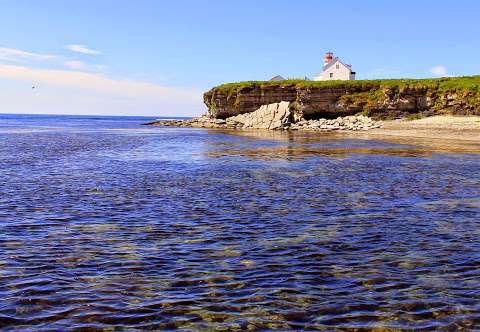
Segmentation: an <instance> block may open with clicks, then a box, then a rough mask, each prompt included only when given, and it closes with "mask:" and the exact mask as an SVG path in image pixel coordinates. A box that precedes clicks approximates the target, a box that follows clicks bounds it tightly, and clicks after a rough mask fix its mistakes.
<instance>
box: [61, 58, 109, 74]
mask: <svg viewBox="0 0 480 332" xmlns="http://www.w3.org/2000/svg"><path fill="white" fill-rule="evenodd" d="M64 65H65V67H67V68H69V69H72V70H79V71H89V72H98V71H103V70H105V69H106V66H104V65H90V64H87V63H85V62H83V61H78V60H69V61H65V62H64Z"/></svg>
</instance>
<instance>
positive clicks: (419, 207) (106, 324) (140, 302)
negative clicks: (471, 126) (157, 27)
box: [0, 115, 480, 331]
mask: <svg viewBox="0 0 480 332" xmlns="http://www.w3.org/2000/svg"><path fill="white" fill-rule="evenodd" d="M148 120H149V119H140V118H101V117H97V118H83V117H47V116H44V117H28V116H6V115H0V328H2V329H7V330H12V329H13V330H15V329H19V330H32V329H36V330H38V329H45V330H65V329H82V328H83V329H86V330H102V329H115V328H124V329H126V330H134V329H139V330H145V329H154V330H173V329H183V330H188V331H191V330H233V331H235V330H268V329H270V330H272V329H278V330H297V331H298V330H334V329H339V330H353V329H357V330H359V331H361V330H371V329H377V330H382V329H383V330H389V329H392V330H395V329H401V330H408V329H414V328H417V329H430V330H431V329H445V330H461V329H465V330H474V329H480V244H479V238H480V184H479V181H480V154H478V153H479V151H480V147H479V146H478V145H475V144H466V143H465V144H464V143H462V144H456V145H455V146H449V144H445V143H441V142H440V143H438V144H432V142H424V141H419V142H415V141H411V140H408V141H407V142H402V141H389V140H378V139H377V140H368V139H352V138H345V137H343V138H342V137H338V136H331V135H330V136H328V135H322V136H320V135H318V134H316V135H315V134H299V133H296V134H286V133H261V132H222V131H208V130H204V129H188V128H178V129H176V128H161V127H143V126H140V124H141V123H142V122H146V121H148Z"/></svg>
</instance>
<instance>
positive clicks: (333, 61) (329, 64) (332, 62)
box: [323, 57, 352, 71]
mask: <svg viewBox="0 0 480 332" xmlns="http://www.w3.org/2000/svg"><path fill="white" fill-rule="evenodd" d="M337 62H340V63H341V64H342V65H344V66H345V67H347V68H348V69H350V71H352V66H350V65H347V64H345V63H343V62H342V60H340V58H339V57H335V58H334V59H333V60H332V61H330V62H329V63H328V64H327V65H325V66H323V71H325V70H327V69H329V68H330V67H331V66H333V65H334V64H335V63H337Z"/></svg>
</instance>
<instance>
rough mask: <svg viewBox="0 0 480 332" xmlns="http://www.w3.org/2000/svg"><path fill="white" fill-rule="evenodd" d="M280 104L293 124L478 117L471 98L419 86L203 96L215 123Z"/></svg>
mask: <svg viewBox="0 0 480 332" xmlns="http://www.w3.org/2000/svg"><path fill="white" fill-rule="evenodd" d="M280 101H289V102H291V103H292V106H291V107H292V112H293V114H294V116H295V117H296V118H297V119H301V118H305V119H319V118H329V119H333V118H337V117H339V116H342V117H343V116H351V115H355V114H358V113H363V114H365V115H368V116H370V117H372V118H374V119H394V118H402V117H408V116H410V115H412V114H417V113H422V115H427V116H428V115H435V114H456V115H480V100H479V97H478V94H477V93H474V92H471V91H468V90H465V91H461V92H456V91H454V90H453V91H447V92H445V91H439V90H438V89H436V88H427V87H422V86H414V87H401V88H399V89H392V88H388V87H380V86H376V87H375V86H374V87H372V86H371V85H369V84H365V85H362V84H358V85H355V86H344V87H335V88H332V87H321V86H319V87H316V86H302V85H298V84H290V85H289V84H286V85H282V84H278V85H272V84H270V85H261V84H260V85H246V86H245V87H240V88H236V89H230V90H228V89H222V88H213V89H212V90H210V91H208V92H206V93H205V94H204V102H205V104H206V105H207V107H208V112H207V114H206V116H207V117H209V118H216V119H226V118H228V117H231V116H237V115H239V114H244V113H250V112H253V111H255V110H256V109H258V108H259V107H261V106H262V105H266V104H271V103H278V102H280Z"/></svg>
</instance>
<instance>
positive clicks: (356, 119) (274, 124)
mask: <svg viewBox="0 0 480 332" xmlns="http://www.w3.org/2000/svg"><path fill="white" fill-rule="evenodd" d="M290 106H291V105H290V103H289V102H285V101H282V102H280V103H274V104H268V105H263V106H261V107H260V108H259V109H258V110H256V111H254V112H250V113H244V114H239V115H236V116H232V117H229V118H227V119H225V120H224V119H212V118H209V117H207V116H201V117H199V118H194V119H192V120H159V121H155V122H151V123H147V124H149V125H158V126H174V127H195V128H223V129H269V130H324V131H331V130H353V131H356V130H369V129H374V128H380V127H381V126H382V123H381V122H377V121H373V120H372V119H370V118H369V117H366V116H363V115H357V116H346V117H338V118H336V119H333V120H327V119H318V120H305V119H299V120H298V121H294V119H295V118H296V116H295V115H298V114H295V112H294V111H293V110H292V109H291V108H290Z"/></svg>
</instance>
